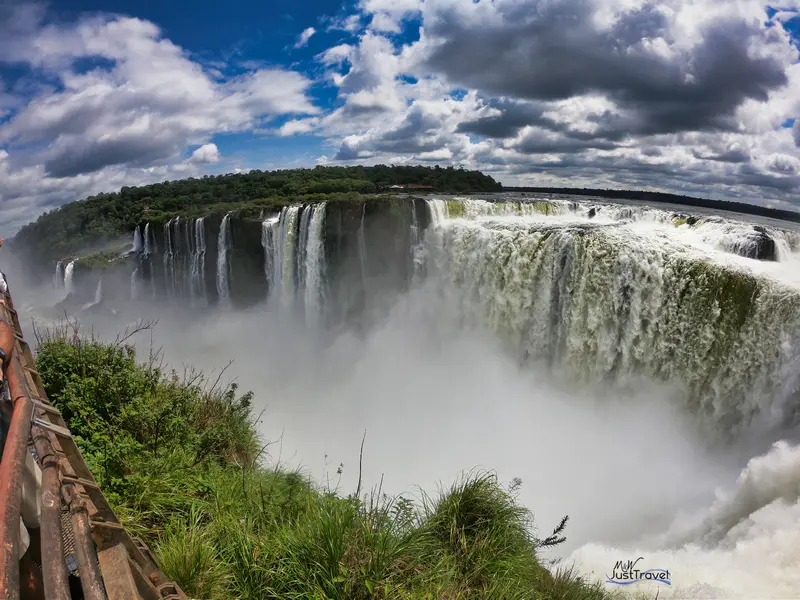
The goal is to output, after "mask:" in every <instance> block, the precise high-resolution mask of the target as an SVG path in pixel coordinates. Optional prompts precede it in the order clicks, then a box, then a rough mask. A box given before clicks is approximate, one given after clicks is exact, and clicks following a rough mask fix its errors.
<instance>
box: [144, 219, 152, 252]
mask: <svg viewBox="0 0 800 600" xmlns="http://www.w3.org/2000/svg"><path fill="white" fill-rule="evenodd" d="M151 235H152V234H151V233H150V223H145V225H144V254H145V256H150V255H151V254H152V253H153V244H152V242H151V240H150V236H151Z"/></svg>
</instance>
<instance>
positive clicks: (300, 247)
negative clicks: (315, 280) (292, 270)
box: [295, 204, 315, 290]
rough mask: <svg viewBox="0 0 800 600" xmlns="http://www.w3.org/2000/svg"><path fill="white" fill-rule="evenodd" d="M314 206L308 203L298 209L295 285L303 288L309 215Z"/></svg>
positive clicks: (312, 212)
mask: <svg viewBox="0 0 800 600" xmlns="http://www.w3.org/2000/svg"><path fill="white" fill-rule="evenodd" d="M314 209H315V206H314V205H313V204H310V205H308V206H304V207H302V208H301V209H300V229H299V230H298V233H297V236H298V240H297V242H296V250H295V255H296V257H297V258H296V261H295V264H296V269H297V286H298V288H299V289H301V290H302V289H305V285H306V258H307V256H306V254H307V250H308V226H309V223H310V222H311V215H313V214H314Z"/></svg>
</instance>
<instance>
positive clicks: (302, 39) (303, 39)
mask: <svg viewBox="0 0 800 600" xmlns="http://www.w3.org/2000/svg"><path fill="white" fill-rule="evenodd" d="M315 33H317V30H316V29H314V28H313V27H309V28H307V29H304V30H303V33H301V34H300V35H299V36H298V38H297V41H296V42H295V44H294V47H295V48H302V47H303V46H305V45H307V44H308V40H310V39H311V36H312V35H314V34H315Z"/></svg>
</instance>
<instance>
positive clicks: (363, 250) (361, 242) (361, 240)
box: [358, 202, 367, 290]
mask: <svg viewBox="0 0 800 600" xmlns="http://www.w3.org/2000/svg"><path fill="white" fill-rule="evenodd" d="M366 216H367V203H366V202H365V203H364V204H363V205H362V206H361V224H360V225H359V227H358V258H359V260H360V261H361V282H362V285H363V286H364V290H366V289H367V236H366V231H365V229H364V221H365V220H366Z"/></svg>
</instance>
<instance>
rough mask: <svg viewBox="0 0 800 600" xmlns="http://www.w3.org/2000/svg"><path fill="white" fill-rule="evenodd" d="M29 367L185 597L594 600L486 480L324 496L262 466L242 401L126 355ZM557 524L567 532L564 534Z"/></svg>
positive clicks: (112, 352)
mask: <svg viewBox="0 0 800 600" xmlns="http://www.w3.org/2000/svg"><path fill="white" fill-rule="evenodd" d="M38 337H39V348H38V365H39V371H40V372H41V374H42V378H43V380H44V382H45V387H46V390H47V393H48V396H49V397H50V399H51V400H52V401H53V402H54V403H55V404H56V405H57V406H58V407H59V408H60V409H61V411H62V413H63V414H64V416H65V418H66V419H67V421H68V423H69V426H70V428H71V429H72V431H73V434H74V435H75V436H76V439H77V441H78V444H79V445H80V447H81V450H82V452H83V454H84V456H85V457H86V460H87V462H88V463H89V465H90V467H91V468H92V470H93V472H94V474H95V476H96V477H97V479H98V480H99V482H100V484H101V486H102V487H103V489H104V491H105V492H106V494H107V495H108V496H109V499H110V500H111V502H112V503H113V504H114V506H115V508H116V510H117V511H118V514H119V516H120V519H121V520H122V521H123V522H124V524H125V525H126V526H127V527H128V528H129V529H130V530H131V531H132V533H134V534H136V535H139V536H141V537H143V538H144V539H145V541H147V542H148V543H149V544H150V545H151V546H152V547H154V548H155V549H156V553H157V555H158V557H159V560H160V563H161V567H162V568H163V570H164V571H165V572H166V573H167V574H168V575H169V576H170V577H172V578H173V579H174V580H175V581H176V582H177V583H178V584H180V586H181V587H182V588H183V589H184V591H185V592H186V593H187V595H188V596H189V597H191V598H203V599H220V600H222V599H231V598H242V599H248V600H250V599H252V600H264V599H277V598H281V599H298V600H299V599H308V600H311V599H314V600H361V599H364V600H366V599H397V600H405V599H421V600H434V599H445V600H479V599H480V600H486V599H498V600H516V599H519V600H549V599H553V600H555V599H559V600H572V599H576V600H578V599H580V600H594V599H598V600H600V599H604V598H608V597H609V595H608V594H607V593H605V592H603V591H602V589H601V588H600V586H599V585H592V584H587V583H585V582H583V581H582V580H581V579H580V577H578V575H577V574H576V573H574V572H573V571H570V570H566V571H558V572H556V573H555V574H551V573H550V572H549V571H548V570H547V569H546V568H545V567H544V566H543V564H542V562H541V561H540V559H539V558H538V550H539V549H540V547H541V546H543V545H552V544H557V543H559V540H563V538H561V537H560V533H561V531H562V530H563V525H564V523H562V524H561V526H560V528H558V530H557V531H556V532H554V535H553V536H551V537H550V538H547V539H546V540H539V539H537V538H536V537H534V534H533V523H532V520H531V516H530V513H529V512H528V511H527V510H525V509H524V508H522V507H521V506H519V505H518V504H517V503H516V502H515V499H514V496H513V489H511V490H509V489H506V488H504V487H503V486H501V485H500V484H499V482H498V481H497V479H496V478H495V476H494V475H492V474H491V473H471V474H469V475H465V476H464V477H462V478H461V479H460V480H459V481H457V482H456V483H455V484H453V485H452V486H451V487H450V488H449V489H446V490H443V491H442V492H441V493H440V494H439V495H438V496H436V497H424V498H423V499H422V501H421V502H418V503H415V502H412V501H411V500H409V499H407V498H402V497H401V498H389V497H387V496H386V495H384V494H380V493H378V492H372V493H370V494H366V495H365V496H364V497H363V498H358V497H356V496H357V494H356V495H353V496H349V497H341V496H339V495H337V494H334V493H332V492H328V491H325V490H321V489H319V488H318V487H316V486H315V485H314V484H313V483H312V482H310V481H309V480H308V479H307V478H306V477H304V476H303V475H302V474H301V473H299V472H294V471H287V470H283V469H281V468H279V467H273V468H267V467H264V466H263V464H262V463H264V462H265V461H264V460H263V455H264V451H265V448H264V447H263V446H261V445H260V443H259V440H258V436H257V434H256V432H255V423H254V419H253V417H252V415H251V400H252V397H251V395H250V394H244V395H238V394H237V392H238V390H237V389H236V387H235V386H232V387H230V388H227V389H224V390H221V389H219V388H218V387H217V386H216V384H214V383H211V384H209V383H208V382H207V381H205V379H203V378H202V377H201V376H199V375H196V374H193V373H185V374H184V375H183V376H181V377H179V376H178V375H177V374H176V373H175V372H168V371H166V370H165V369H164V368H163V367H162V366H161V365H160V364H158V363H157V360H156V358H155V357H151V358H150V361H149V362H148V363H147V364H138V363H137V362H136V356H135V353H134V351H133V349H132V348H131V347H130V346H127V345H125V343H124V341H120V342H118V343H114V344H105V343H100V342H98V341H96V340H91V339H85V338H82V337H81V336H80V335H79V334H78V333H77V331H71V330H69V329H68V328H67V329H63V330H59V331H51V332H45V333H44V334H40V335H39V336H38ZM565 521H566V520H565Z"/></svg>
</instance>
